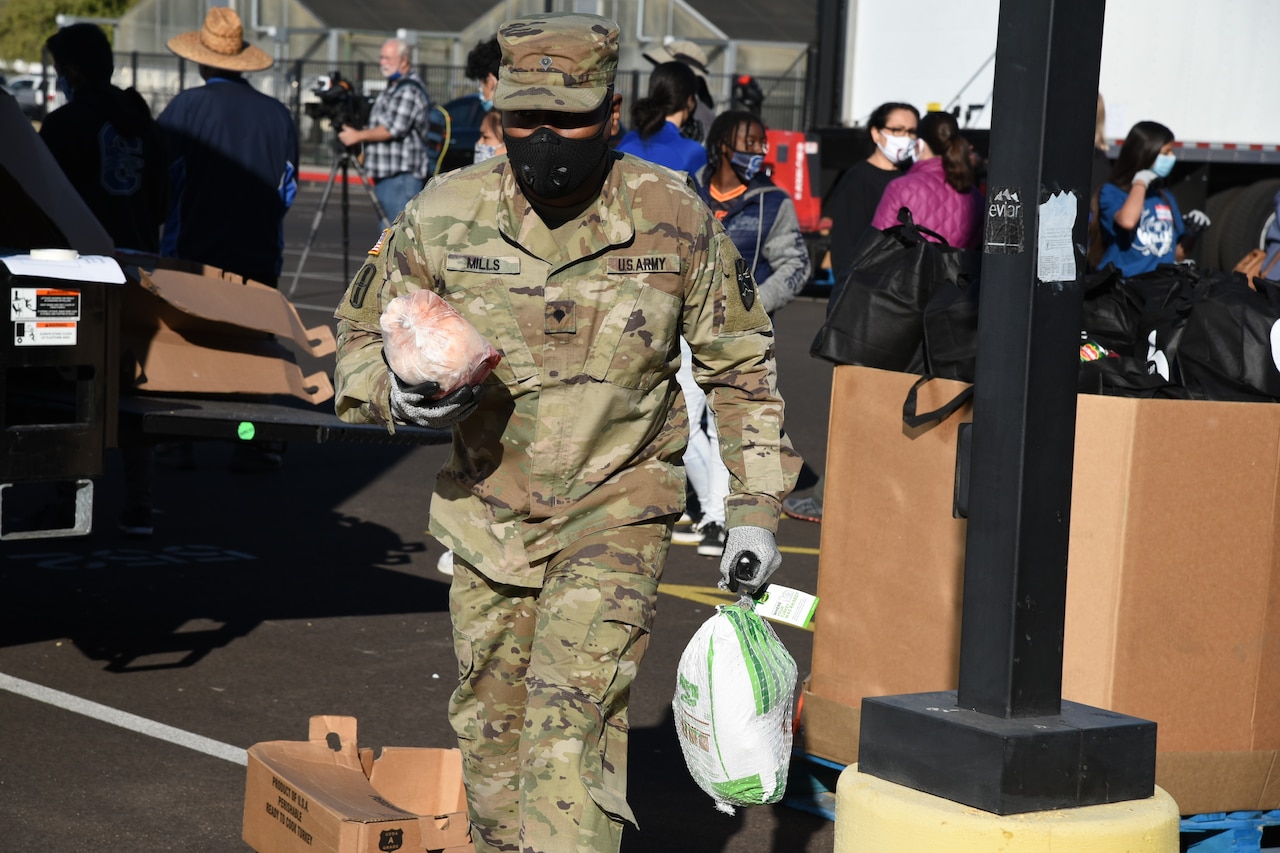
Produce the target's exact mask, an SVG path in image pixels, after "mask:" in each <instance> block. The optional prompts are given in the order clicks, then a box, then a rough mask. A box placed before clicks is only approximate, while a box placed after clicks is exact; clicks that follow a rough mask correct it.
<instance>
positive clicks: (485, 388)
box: [335, 14, 800, 853]
mask: <svg viewBox="0 0 1280 853" xmlns="http://www.w3.org/2000/svg"><path fill="white" fill-rule="evenodd" d="M498 41H499V43H500V45H501V47H502V66H501V68H500V73H499V77H498V86H497V90H496V91H495V93H494V107H495V108H496V109H499V110H501V111H502V116H503V135H504V138H505V141H506V144H507V154H506V156H498V157H493V158H491V159H489V160H486V161H484V162H483V163H478V164H476V165H474V166H470V167H467V168H463V169H460V170H458V171H456V172H450V173H448V174H446V175H442V176H438V177H436V178H434V179H433V180H432V181H431V182H430V183H429V184H428V185H427V187H426V189H425V190H424V191H423V192H422V193H421V194H420V195H418V197H417V198H416V199H414V200H413V201H412V202H410V204H409V207H408V208H406V209H405V212H404V216H403V217H402V218H401V219H400V221H399V222H397V223H396V224H394V225H393V226H392V227H391V228H390V229H389V230H388V231H387V232H384V234H383V236H382V237H381V238H379V240H378V242H377V244H376V245H375V247H374V248H373V249H372V250H371V251H370V254H369V259H368V261H367V262H366V263H365V265H364V266H363V267H362V268H361V269H360V271H359V272H358V273H357V274H356V276H355V278H354V280H353V281H352V282H351V285H350V287H349V288H348V290H347V293H346V295H345V296H344V297H343V300H342V303H341V305H340V306H339V308H338V310H337V312H336V316H337V318H338V320H339V323H338V334H339V341H340V343H339V351H338V358H337V367H336V371H335V377H336V385H337V399H336V408H337V412H338V414H339V416H340V417H342V418H343V419H344V420H347V421H352V422H377V423H382V424H385V425H386V426H387V429H388V430H389V431H390V430H394V429H395V427H396V425H397V424H402V423H416V424H421V425H425V426H429V427H434V428H438V429H451V430H452V431H453V455H452V457H451V458H450V460H449V461H448V462H447V463H446V465H445V467H444V469H443V470H442V471H441V472H440V474H439V476H438V478H437V480H436V486H435V494H434V497H433V499H432V502H431V512H430V524H431V528H430V529H431V533H432V534H433V535H434V536H435V537H436V539H438V540H439V541H440V542H441V543H442V544H443V545H444V546H445V547H446V548H451V549H453V551H454V577H453V583H452V586H451V588H450V593H449V595H450V613H451V614H452V618H453V628H454V647H455V653H456V654H457V656H458V662H459V666H458V668H459V672H460V673H461V677H460V679H459V683H458V686H457V689H456V690H455V691H454V694H453V697H452V699H451V701H450V705H449V716H450V721H451V723H452V725H453V727H454V729H455V731H456V732H457V734H458V742H459V745H460V746H461V748H462V751H463V755H464V773H465V781H466V786H467V799H468V805H469V807H470V815H471V822H472V838H473V841H474V842H475V847H476V850H477V851H480V853H490V851H544V853H560V851H566V850H575V851H617V850H618V849H619V845H620V844H621V839H622V827H623V823H624V822H631V823H634V822H635V818H634V816H633V814H632V812H631V808H630V806H629V805H628V804H627V798H626V739H627V703H628V694H629V691H630V688H631V684H632V681H633V679H634V678H635V676H636V672H637V669H638V667H639V664H640V660H641V658H642V657H643V655H644V652H645V649H646V648H647V645H648V635H649V631H650V629H651V627H652V625H653V617H654V610H655V606H656V601H657V590H658V581H659V578H660V577H661V574H662V567H663V563H664V562H665V559H666V555H667V550H668V546H669V542H670V536H671V529H672V526H673V525H674V524H675V521H676V519H677V518H679V517H680V514H681V511H682V508H683V507H682V505H683V502H684V470H683V468H682V466H681V458H682V456H683V454H684V446H685V442H686V440H687V437H688V434H689V424H688V416H687V414H686V411H685V407H684V406H683V405H682V404H680V391H679V385H678V384H677V382H676V368H677V366H678V363H679V360H680V356H679V352H680V347H679V339H680V336H681V335H683V336H684V337H685V338H686V339H687V340H688V341H689V344H690V346H691V347H692V351H693V353H694V357H695V361H694V364H695V374H696V375H697V379H698V381H699V383H700V384H701V385H703V387H704V388H706V389H707V390H708V391H712V390H713V389H714V393H712V395H711V404H712V408H713V409H714V411H715V415H716V420H717V422H718V424H719V425H720V436H721V439H722V441H723V453H724V460H725V462H726V464H727V465H728V466H729V470H730V471H732V472H733V476H734V484H733V485H734V488H733V493H732V494H731V495H730V496H729V499H728V501H727V502H726V508H727V523H728V526H729V527H730V530H729V533H728V541H727V543H726V547H725V552H724V562H722V563H721V566H720V572H721V577H722V578H724V577H726V576H727V574H728V571H729V568H730V567H732V566H734V565H735V564H736V561H737V560H738V559H739V558H740V557H744V556H745V555H746V553H747V552H752V553H754V554H755V555H756V556H757V557H758V558H759V565H758V568H757V569H756V570H755V571H754V572H752V573H751V574H750V576H749V577H748V578H747V579H746V580H745V581H743V583H742V587H743V589H744V590H746V591H748V592H753V591H756V590H758V589H759V588H760V587H761V586H762V585H763V584H764V583H765V582H766V581H767V579H768V577H769V575H770V574H771V573H772V572H773V571H774V570H775V569H776V568H777V566H778V565H779V564H780V562H781V556H780V555H779V553H778V549H777V546H776V544H775V542H774V530H775V529H776V526H777V522H778V515H779V505H780V502H781V500H782V498H783V496H785V495H786V494H787V492H788V491H789V490H790V489H791V486H792V485H793V484H794V483H795V479H796V474H797V473H798V470H799V465H800V460H799V458H798V457H797V456H796V454H795V452H794V451H793V450H792V449H791V445H790V442H789V441H788V439H787V438H786V436H785V435H784V433H783V429H782V418H783V404H782V400H781V399H780V398H779V396H778V391H777V384H776V373H775V366H774V356H773V352H774V342H773V328H772V326H771V324H770V322H769V318H768V316H767V315H766V314H765V313H764V309H763V308H762V306H761V304H760V300H759V298H758V296H757V294H756V290H755V283H754V282H753V281H752V279H751V274H750V271H749V270H748V269H747V267H746V265H745V264H744V263H743V262H742V258H741V256H740V255H739V254H738V252H737V250H736V249H735V248H734V246H733V242H732V241H731V240H729V238H728V236H727V235H726V234H725V233H724V231H723V230H722V229H721V228H720V226H719V225H718V223H717V222H716V221H715V219H714V218H713V217H712V216H711V215H710V213H709V212H708V211H707V209H706V206H705V205H703V204H702V202H701V201H700V200H699V199H698V196H697V195H696V193H694V192H692V191H691V190H690V189H689V188H688V187H687V186H686V185H685V184H684V183H683V182H682V181H680V180H678V179H677V178H676V177H675V176H674V175H673V174H672V173H671V172H668V171H667V170H665V169H663V168H661V167H659V166H654V165H652V164H649V163H646V162H644V161H642V160H639V159H636V158H634V157H630V156H625V155H621V154H618V153H616V152H614V151H612V150H611V149H610V148H609V145H608V134H609V129H610V126H611V111H612V107H613V97H612V96H613V83H614V72H615V69H616V67H617V62H618V54H617V51H618V26H617V24H615V23H614V22H613V21H610V20H608V19H606V18H601V17H597V16H595V15H586V14H545V15H534V16H528V17H523V18H517V19H515V20H511V21H507V22H506V23H504V24H503V25H502V26H501V27H500V28H499V31H498ZM420 288H430V289H432V290H434V291H435V292H436V293H438V294H439V295H441V296H442V297H443V298H444V299H445V300H446V301H447V302H449V304H451V305H452V306H453V307H454V308H456V309H457V310H458V311H459V312H461V313H462V315H463V316H464V317H466V318H467V320H469V321H470V322H471V323H472V324H473V325H474V326H475V327H476V328H477V329H478V330H479V331H480V333H481V334H482V335H484V336H485V337H486V338H487V339H488V340H489V341H490V342H491V343H492V344H493V345H494V346H495V347H496V348H498V349H499V350H500V351H501V352H502V356H503V357H502V360H501V361H500V362H499V363H498V365H497V367H495V368H494V371H493V373H492V374H491V375H490V376H489V377H488V378H487V379H485V380H484V382H483V384H480V385H474V386H463V387H462V388H461V389H459V390H457V391H454V392H451V393H448V394H446V395H445V396H443V397H439V398H438V399H433V398H432V396H431V395H429V394H428V393H426V392H425V391H423V389H421V388H420V387H419V388H412V387H407V386H406V384H405V383H404V381H402V380H401V379H400V377H398V376H396V375H395V374H394V373H392V372H391V371H390V369H389V368H388V367H387V362H386V361H385V360H384V357H383V337H382V331H381V328H380V324H379V317H380V313H381V309H382V307H383V306H385V305H386V304H387V303H388V302H389V301H390V300H391V299H393V298H395V297H397V296H400V295H402V294H406V293H411V292H414V291H417V290H419V289H420Z"/></svg>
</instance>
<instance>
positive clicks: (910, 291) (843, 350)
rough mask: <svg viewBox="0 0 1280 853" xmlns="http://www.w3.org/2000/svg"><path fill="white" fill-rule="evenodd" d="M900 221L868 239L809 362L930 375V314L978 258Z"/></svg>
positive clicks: (907, 214) (902, 215) (903, 215)
mask: <svg viewBox="0 0 1280 853" xmlns="http://www.w3.org/2000/svg"><path fill="white" fill-rule="evenodd" d="M898 220H899V222H901V223H902V224H901V225H895V226H893V227H892V228H886V229H885V230H883V231H878V230H876V229H872V228H869V229H867V230H866V232H864V233H863V235H862V238H861V239H860V240H859V241H858V245H857V246H856V247H855V249H854V258H853V266H852V270H851V271H850V273H849V275H848V276H847V277H846V278H845V281H844V282H843V286H842V288H841V290H840V293H839V295H838V296H837V297H836V301H835V303H834V304H833V305H831V306H829V309H828V312H827V322H826V323H825V324H824V325H823V327H822V328H821V329H820V330H818V334H817V336H816V337H815V338H814V341H813V345H812V346H811V347H810V350H809V351H810V353H811V354H812V355H814V356H817V357H818V358H824V359H826V360H828V361H831V362H834V363H835V364H861V365H865V366H867V367H876V368H880V369H883V370H898V371H903V372H906V373H923V372H924V371H925V367H926V360H925V354H924V310H925V306H926V305H927V304H928V303H929V300H930V298H931V297H932V296H933V295H934V293H935V291H936V290H937V289H938V287H939V286H940V285H941V284H942V283H943V282H946V281H953V282H955V281H959V280H960V275H961V271H962V270H965V269H972V268H975V267H976V264H977V260H976V258H975V256H978V257H980V256H979V255H978V253H977V252H974V251H972V250H964V249H954V248H952V247H950V246H948V245H947V244H946V241H945V240H943V238H942V237H941V236H940V235H938V234H936V233H934V232H932V231H929V230H928V229H925V228H920V227H919V226H917V225H916V224H915V223H914V221H912V218H911V211H909V210H908V209H907V208H905V207H904V208H902V209H901V210H900V211H899V212H898ZM926 234H927V235H929V236H931V237H934V238H936V239H937V240H938V241H940V242H937V243H934V242H931V241H929V240H928V239H926V237H925V235H926Z"/></svg>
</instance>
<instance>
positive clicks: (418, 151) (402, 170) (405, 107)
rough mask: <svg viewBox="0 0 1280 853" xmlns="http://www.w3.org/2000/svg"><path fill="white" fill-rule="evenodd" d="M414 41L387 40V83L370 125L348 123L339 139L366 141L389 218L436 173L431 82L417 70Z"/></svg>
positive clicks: (383, 55) (382, 61) (367, 161)
mask: <svg viewBox="0 0 1280 853" xmlns="http://www.w3.org/2000/svg"><path fill="white" fill-rule="evenodd" d="M409 54H410V51H409V45H407V44H406V43H405V42H403V41H402V40H400V39H387V41H386V43H384V44H383V45H382V50H381V52H380V53H379V54H378V64H379V65H380V66H381V67H382V74H383V76H385V77H386V78H387V88H386V89H384V90H383V92H382V94H380V95H378V100H377V101H375V102H374V104H373V110H372V112H370V113H369V126H368V127H367V128H365V129H363V130H356V129H355V128H354V127H352V126H351V125H343V128H342V131H341V132H340V133H339V134H338V139H340V140H341V141H342V144H343V145H346V146H353V145H357V144H359V143H361V142H363V143H364V167H365V169H366V170H367V171H368V172H369V177H371V178H373V191H374V194H375V195H377V197H378V202H379V203H380V204H381V205H382V209H383V211H384V212H386V214H387V217H388V218H389V219H395V218H396V216H397V214H399V213H400V211H401V210H403V209H404V206H405V205H406V204H408V203H409V199H411V198H413V197H414V196H415V195H417V194H418V193H419V192H420V191H421V190H422V188H423V186H425V185H426V182H427V178H428V176H429V175H430V157H428V155H427V114H428V113H429V112H430V110H431V101H430V99H429V98H428V97H427V87H426V86H425V85H423V83H422V80H421V78H419V77H418V75H417V74H415V73H414V72H413V65H412V63H411V62H410V61H409Z"/></svg>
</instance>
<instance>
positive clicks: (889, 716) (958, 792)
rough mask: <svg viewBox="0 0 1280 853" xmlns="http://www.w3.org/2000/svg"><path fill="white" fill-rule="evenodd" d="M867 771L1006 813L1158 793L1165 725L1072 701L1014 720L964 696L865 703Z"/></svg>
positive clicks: (862, 753)
mask: <svg viewBox="0 0 1280 853" xmlns="http://www.w3.org/2000/svg"><path fill="white" fill-rule="evenodd" d="M861 726H862V727H861V731H860V735H859V740H858V770H859V771H861V772H863V773H869V774H871V775H872V776H875V777H877V778H880V779H884V780H885V781H888V782H893V783H895V784H898V785H903V786H905V787H908V788H914V789H915V790H917V791H924V792H925V793H927V794H933V795H935V796H938V797H944V798H946V799H948V800H952V801H953V802H957V803H964V804H965V805H969V806H973V807H975V808H979V809H982V810H983V811H988V812H992V813H994V814H999V815H1007V814H1021V813H1024V812H1038V811H1049V810H1052V809H1066V808H1075V807H1078V806H1096V805H1101V804H1103V803H1118V802H1123V801H1125V800H1143V799H1147V798H1148V797H1151V796H1154V794H1155V766H1156V724H1155V723H1153V722H1151V721H1149V720H1141V719H1138V718H1137V717H1129V716H1126V715H1124V714H1117V713H1114V712H1112V711H1104V710H1102V709H1099V708H1092V707H1090V706H1088V705H1080V704H1077V703H1075V702H1067V701H1063V703H1062V712H1061V713H1059V714H1056V715H1053V716H1041V717H1020V718H1017V719H1004V718H1002V717H995V716H992V715H990V714H984V713H981V712H979V711H973V710H969V709H965V708H960V707H958V706H957V705H956V693H955V691H948V692H943V693H912V694H907V695H902V696H879V697H875V698H867V699H863V700H862V724H861Z"/></svg>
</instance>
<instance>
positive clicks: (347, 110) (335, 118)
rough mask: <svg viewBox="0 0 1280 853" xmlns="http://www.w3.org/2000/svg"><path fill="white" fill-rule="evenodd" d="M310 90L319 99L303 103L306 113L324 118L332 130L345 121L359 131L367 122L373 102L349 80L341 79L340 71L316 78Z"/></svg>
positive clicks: (344, 123) (317, 117)
mask: <svg viewBox="0 0 1280 853" xmlns="http://www.w3.org/2000/svg"><path fill="white" fill-rule="evenodd" d="M311 92H312V94H314V95H316V96H317V97H319V98H320V100H319V101H312V102H310V103H307V104H305V105H304V106H305V108H306V113H307V115H308V116H309V117H311V118H312V119H317V120H318V119H326V118H327V119H328V120H329V124H331V125H332V126H333V129H334V131H339V130H342V127H343V125H348V124H349V125H351V126H352V127H354V128H355V129H356V130H361V129H363V128H364V126H365V125H366V124H368V123H369V112H370V110H372V109H373V105H372V104H370V103H369V99H368V98H366V97H365V96H364V95H361V94H360V93H359V92H357V91H356V90H355V87H353V86H352V85H351V83H350V82H349V81H348V80H345V79H343V77H342V72H341V71H330V72H329V76H328V77H321V78H319V79H318V80H317V81H316V85H315V88H313V89H312V90H311Z"/></svg>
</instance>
